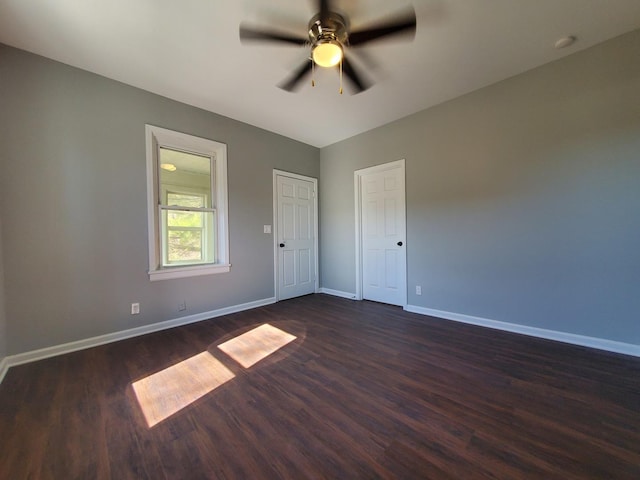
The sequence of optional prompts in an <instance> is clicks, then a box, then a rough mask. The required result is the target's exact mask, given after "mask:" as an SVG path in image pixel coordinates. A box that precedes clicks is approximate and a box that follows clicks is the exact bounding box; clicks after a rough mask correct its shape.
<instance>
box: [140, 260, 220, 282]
mask: <svg viewBox="0 0 640 480" xmlns="http://www.w3.org/2000/svg"><path fill="white" fill-rule="evenodd" d="M230 270H231V265H229V264H215V265H196V266H191V267H170V268H163V269H160V270H150V271H149V280H150V281H152V282H155V281H157V280H171V279H174V278H187V277H197V276H199V275H215V274H217V273H226V272H228V271H230Z"/></svg>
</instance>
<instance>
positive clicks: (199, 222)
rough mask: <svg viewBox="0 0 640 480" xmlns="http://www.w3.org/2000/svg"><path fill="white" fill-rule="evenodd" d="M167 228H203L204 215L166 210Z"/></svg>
mask: <svg viewBox="0 0 640 480" xmlns="http://www.w3.org/2000/svg"><path fill="white" fill-rule="evenodd" d="M167 226H168V227H193V228H202V227H203V226H204V214H203V213H200V212H182V211H177V210H168V212H167Z"/></svg>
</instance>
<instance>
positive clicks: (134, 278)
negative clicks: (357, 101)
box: [0, 46, 320, 354]
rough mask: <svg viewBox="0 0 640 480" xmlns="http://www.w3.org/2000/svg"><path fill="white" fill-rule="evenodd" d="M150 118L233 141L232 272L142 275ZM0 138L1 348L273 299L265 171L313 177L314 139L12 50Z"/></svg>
mask: <svg viewBox="0 0 640 480" xmlns="http://www.w3.org/2000/svg"><path fill="white" fill-rule="evenodd" d="M211 88H216V86H215V82H213V83H212V85H211ZM238 101H241V99H238ZM146 123H150V124H153V125H157V126H160V127H165V128H169V129H173V130H178V131H182V132H185V133H189V134H192V135H197V136H202V137H206V138H211V139H213V140H216V141H220V142H224V143H226V144H227V145H228V181H229V218H230V220H229V227H230V256H231V262H232V264H233V267H232V271H231V272H230V273H228V274H220V275H213V276H202V277H195V278H189V279H178V280H165V281H158V282H153V283H152V282H150V281H149V279H148V276H147V273H146V272H147V269H148V243H147V206H146V201H147V200H146V171H145V124H146ZM0 145H2V148H0V168H1V170H0V171H1V172H2V173H1V177H0V219H1V220H2V226H3V234H2V235H3V237H2V256H3V259H4V274H5V293H6V297H5V300H6V323H7V334H8V335H7V336H8V339H9V342H8V352H7V353H8V354H16V353H21V352H26V351H30V350H34V349H38V348H42V347H47V346H52V345H59V344H62V343H65V342H70V341H74V340H79V339H85V338H89V337H92V336H96V335H101V334H106V333H111V332H117V331H121V330H124V329H128V328H133V327H138V326H142V325H147V324H151V323H155V322H160V321H164V320H168V319H173V318H177V317H179V316H181V315H183V314H194V313H199V312H203V311H210V310H213V309H217V308H221V307H226V306H231V305H237V304H242V303H245V302H250V301H254V300H260V299H265V298H270V297H273V295H274V288H273V243H272V237H271V236H270V235H265V234H264V233H262V226H263V225H264V224H271V223H272V169H273V168H278V169H282V170H288V171H292V172H295V173H300V174H304V175H309V176H313V177H318V175H319V155H320V153H319V150H318V149H317V148H314V147H310V146H308V145H305V144H302V143H299V142H296V141H293V140H290V139H287V138H285V137H282V136H278V135H275V134H272V133H269V132H266V131H264V130H260V129H257V128H255V127H252V126H249V125H246V124H243V123H240V122H236V121H233V120H230V119H228V118H225V117H221V116H219V115H215V114H212V113H210V112H206V111H203V110H199V109H196V108H193V107H190V106H187V105H184V104H180V103H177V102H174V101H171V100H168V99H166V98H163V97H159V96H157V95H153V94H150V93H147V92H144V91H142V90H139V89H136V88H132V87H130V86H127V85H123V84H121V83H118V82H115V81H112V80H108V79H105V78H103V77H100V76H97V75H94V74H90V73H87V72H84V71H81V70H77V69H74V68H71V67H68V66H65V65H62V64H60V63H56V62H53V61H49V60H47V59H44V58H41V57H38V56H35V55H31V54H28V53H26V52H23V51H20V50H16V49H13V48H10V47H7V46H0ZM183 300H186V302H187V307H188V309H187V311H186V312H180V313H179V312H178V305H179V303H180V302H182V301H183ZM132 302H140V305H141V314H140V315H136V316H132V315H130V313H129V310H130V304H131V303H132ZM0 318H1V317H0ZM0 325H1V324H0Z"/></svg>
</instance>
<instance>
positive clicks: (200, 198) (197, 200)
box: [167, 192, 205, 208]
mask: <svg viewBox="0 0 640 480" xmlns="http://www.w3.org/2000/svg"><path fill="white" fill-rule="evenodd" d="M204 198H205V196H204V195H188V194H185V193H172V192H169V193H167V205H170V206H177V207H193V208H204V207H205V204H204V203H205V202H204Z"/></svg>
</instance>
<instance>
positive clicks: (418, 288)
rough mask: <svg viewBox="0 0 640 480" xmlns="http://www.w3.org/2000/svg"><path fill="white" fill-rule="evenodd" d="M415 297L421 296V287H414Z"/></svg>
mask: <svg viewBox="0 0 640 480" xmlns="http://www.w3.org/2000/svg"><path fill="white" fill-rule="evenodd" d="M416 295H422V287H421V286H420V285H416Z"/></svg>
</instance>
